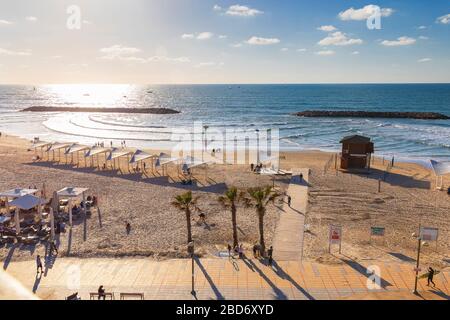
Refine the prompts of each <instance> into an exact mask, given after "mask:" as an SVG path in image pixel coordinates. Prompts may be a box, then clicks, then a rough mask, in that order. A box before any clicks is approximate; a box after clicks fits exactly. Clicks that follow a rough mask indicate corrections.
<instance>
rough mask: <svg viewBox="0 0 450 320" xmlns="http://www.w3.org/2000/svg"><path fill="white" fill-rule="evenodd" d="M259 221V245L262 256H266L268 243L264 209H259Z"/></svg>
mask: <svg viewBox="0 0 450 320" xmlns="http://www.w3.org/2000/svg"><path fill="white" fill-rule="evenodd" d="M258 220H259V245H260V246H261V256H263V257H264V256H265V254H266V243H265V241H264V208H258Z"/></svg>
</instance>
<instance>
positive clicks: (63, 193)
mask: <svg viewBox="0 0 450 320" xmlns="http://www.w3.org/2000/svg"><path fill="white" fill-rule="evenodd" d="M88 190H89V189H88V188H75V187H66V188H64V189H61V190H59V191H58V192H57V193H56V194H57V195H58V197H59V198H76V197H79V196H81V195H83V193H85V192H86V191H88Z"/></svg>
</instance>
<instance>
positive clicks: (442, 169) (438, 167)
mask: <svg viewBox="0 0 450 320" xmlns="http://www.w3.org/2000/svg"><path fill="white" fill-rule="evenodd" d="M430 162H431V167H432V168H433V171H434V174H435V175H436V188H437V189H439V190H441V189H442V188H443V176H444V175H446V174H450V161H445V162H438V161H435V160H430Z"/></svg>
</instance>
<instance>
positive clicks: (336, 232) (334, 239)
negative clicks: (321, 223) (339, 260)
mask: <svg viewBox="0 0 450 320" xmlns="http://www.w3.org/2000/svg"><path fill="white" fill-rule="evenodd" d="M332 244H339V253H341V249H342V227H341V226H333V225H330V235H329V243H328V252H329V253H331V245H332Z"/></svg>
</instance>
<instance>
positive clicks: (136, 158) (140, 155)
mask: <svg viewBox="0 0 450 320" xmlns="http://www.w3.org/2000/svg"><path fill="white" fill-rule="evenodd" d="M155 158H158V156H157V155H152V154H149V153H147V152H145V151H142V150H136V152H135V153H134V154H133V156H132V157H131V159H130V162H129V163H130V164H136V165H139V162H144V161H145V160H148V159H151V160H152V166H151V168H152V171H153V159H155ZM144 164H145V163H144Z"/></svg>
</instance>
